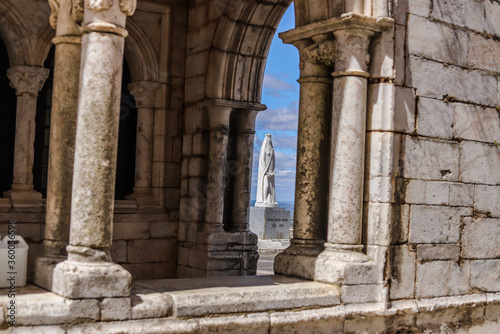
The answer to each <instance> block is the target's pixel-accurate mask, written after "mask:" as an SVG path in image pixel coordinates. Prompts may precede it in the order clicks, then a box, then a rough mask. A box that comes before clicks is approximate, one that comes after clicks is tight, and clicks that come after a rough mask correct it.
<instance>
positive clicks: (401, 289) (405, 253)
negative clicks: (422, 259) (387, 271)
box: [389, 245, 415, 299]
mask: <svg viewBox="0 0 500 334" xmlns="http://www.w3.org/2000/svg"><path fill="white" fill-rule="evenodd" d="M389 262H390V266H391V287H390V295H391V298H392V299H402V298H413V297H414V289H415V252H411V251H410V250H409V249H408V246H406V245H402V246H393V247H391V248H390V250H389Z"/></svg>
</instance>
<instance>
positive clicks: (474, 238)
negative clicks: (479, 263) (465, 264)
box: [462, 218, 500, 259]
mask: <svg viewBox="0 0 500 334" xmlns="http://www.w3.org/2000/svg"><path fill="white" fill-rule="evenodd" d="M462 234H463V237H462V239H463V244H462V256H463V257H465V258H471V259H491V258H497V257H499V256H500V246H499V245H500V219H488V218H478V219H473V218H466V219H464V228H463V232H462Z"/></svg>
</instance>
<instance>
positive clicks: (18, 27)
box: [0, 1, 30, 67]
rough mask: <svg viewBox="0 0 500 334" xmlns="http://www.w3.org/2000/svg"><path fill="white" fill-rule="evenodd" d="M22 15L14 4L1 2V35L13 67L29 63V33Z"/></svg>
mask: <svg viewBox="0 0 500 334" xmlns="http://www.w3.org/2000/svg"><path fill="white" fill-rule="evenodd" d="M21 17H22V16H21V15H19V12H18V11H17V9H16V8H14V6H13V5H12V4H9V3H8V2H4V1H1V2H0V37H1V38H2V40H3V42H4V44H5V46H6V48H7V53H8V55H9V61H10V66H11V67H12V66H16V65H28V64H29V55H30V46H29V39H28V38H26V37H27V36H28V33H27V31H26V30H25V29H24V24H23V21H22V20H21Z"/></svg>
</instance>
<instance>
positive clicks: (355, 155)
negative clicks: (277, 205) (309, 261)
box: [325, 29, 374, 257]
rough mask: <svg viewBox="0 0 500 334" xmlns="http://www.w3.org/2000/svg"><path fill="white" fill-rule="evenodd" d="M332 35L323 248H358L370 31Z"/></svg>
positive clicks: (360, 222)
mask: <svg viewBox="0 0 500 334" xmlns="http://www.w3.org/2000/svg"><path fill="white" fill-rule="evenodd" d="M334 35H335V39H336V41H337V53H338V55H337V62H336V63H335V72H333V73H332V76H333V78H334V81H333V106H332V136H331V146H330V147H331V151H330V152H331V153H330V156H331V157H332V164H331V168H330V196H329V210H328V212H329V216H328V236H327V243H326V244H325V247H326V249H327V250H334V251H342V252H361V250H362V249H363V246H362V245H361V234H362V226H361V224H362V215H363V183H364V179H363V178H364V173H365V167H364V157H365V138H366V129H365V128H366V113H367V109H366V99H367V84H368V76H369V74H368V72H367V71H368V63H369V60H370V55H369V51H368V47H369V44H370V38H371V36H373V35H374V32H372V31H370V30H364V29H345V30H338V31H335V32H334ZM353 256H354V257H355V256H356V254H353Z"/></svg>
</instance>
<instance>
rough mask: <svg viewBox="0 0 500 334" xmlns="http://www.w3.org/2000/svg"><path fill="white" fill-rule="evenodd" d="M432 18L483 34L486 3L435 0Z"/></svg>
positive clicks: (464, 0)
mask: <svg viewBox="0 0 500 334" xmlns="http://www.w3.org/2000/svg"><path fill="white" fill-rule="evenodd" d="M432 18H435V19H436V20H440V21H444V22H447V23H451V24H454V25H458V26H462V27H467V28H469V29H472V30H477V31H480V32H482V31H483V26H484V3H483V2H482V1H470V0H453V1H441V0H433V1H432Z"/></svg>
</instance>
